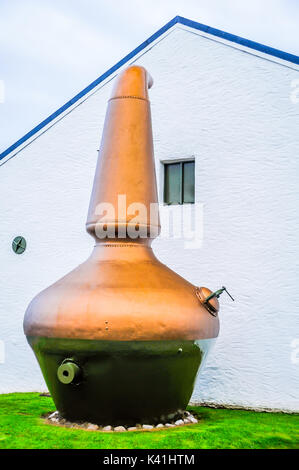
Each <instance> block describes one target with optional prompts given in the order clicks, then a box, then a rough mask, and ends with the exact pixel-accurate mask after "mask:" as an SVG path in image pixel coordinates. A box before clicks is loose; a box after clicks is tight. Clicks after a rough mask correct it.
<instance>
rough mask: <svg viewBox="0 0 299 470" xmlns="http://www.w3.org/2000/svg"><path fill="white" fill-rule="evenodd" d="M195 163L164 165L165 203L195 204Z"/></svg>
mask: <svg viewBox="0 0 299 470" xmlns="http://www.w3.org/2000/svg"><path fill="white" fill-rule="evenodd" d="M194 165H195V162H194V161H187V162H184V161H182V162H177V163H164V203H165V204H186V203H194Z"/></svg>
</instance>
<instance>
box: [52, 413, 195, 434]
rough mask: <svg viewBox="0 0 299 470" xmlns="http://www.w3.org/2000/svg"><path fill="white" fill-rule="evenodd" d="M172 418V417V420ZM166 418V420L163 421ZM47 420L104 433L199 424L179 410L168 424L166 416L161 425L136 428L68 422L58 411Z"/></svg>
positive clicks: (142, 425)
mask: <svg viewBox="0 0 299 470" xmlns="http://www.w3.org/2000/svg"><path fill="white" fill-rule="evenodd" d="M170 416H171V417H172V418H171V419H170ZM163 418H164V419H163ZM47 419H48V420H49V421H50V422H51V423H53V424H60V425H64V426H66V427H68V428H76V429H86V430H88V431H104V432H108V431H110V432H113V431H116V432H124V431H150V430H153V429H156V430H159V429H163V428H164V429H165V428H174V427H176V426H183V425H184V424H196V423H198V420H197V419H196V418H195V417H194V416H193V415H192V414H191V413H190V412H189V411H182V410H179V411H178V412H177V413H171V414H169V415H168V421H169V422H167V423H166V424H164V421H166V417H165V416H163V417H162V416H160V418H159V419H160V420H161V421H162V422H160V423H159V424H157V425H155V424H136V425H135V426H128V427H127V426H116V427H115V428H113V427H112V426H110V425H106V426H103V427H102V426H100V425H97V424H94V423H87V422H82V421H81V422H70V421H67V420H66V419H65V418H63V417H62V416H61V415H60V414H59V412H58V411H54V413H51V414H50V415H49V416H48V417H47Z"/></svg>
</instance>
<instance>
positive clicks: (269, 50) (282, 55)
mask: <svg viewBox="0 0 299 470" xmlns="http://www.w3.org/2000/svg"><path fill="white" fill-rule="evenodd" d="M177 18H178V23H181V24H184V25H186V26H189V27H190V28H194V29H198V30H200V31H204V32H205V33H208V34H212V35H213V36H217V37H219V38H222V39H226V40H227V41H231V42H235V43H237V44H241V45H242V46H246V47H249V48H250V49H255V50H256V51H259V52H264V53H265V54H269V55H272V56H274V57H278V58H279V59H283V60H287V61H288V62H293V63H294V64H299V56H297V55H294V54H289V53H288V52H283V51H280V50H279V49H274V48H273V47H269V46H265V45H264V44H260V43H258V42H254V41H250V40H249V39H244V38H241V37H240V36H235V35H234V34H230V33H226V32H225V31H221V30H220V29H215V28H212V27H211V26H206V25H204V24H201V23H197V22H196V21H192V20H188V19H187V18H183V17H182V16H177Z"/></svg>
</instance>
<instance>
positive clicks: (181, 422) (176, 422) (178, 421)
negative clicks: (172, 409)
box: [174, 419, 184, 426]
mask: <svg viewBox="0 0 299 470" xmlns="http://www.w3.org/2000/svg"><path fill="white" fill-rule="evenodd" d="M174 424H175V425H176V426H182V424H184V421H183V420H182V419H178V420H177V421H175V423H174Z"/></svg>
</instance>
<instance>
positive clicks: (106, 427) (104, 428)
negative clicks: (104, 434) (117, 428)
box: [102, 426, 112, 431]
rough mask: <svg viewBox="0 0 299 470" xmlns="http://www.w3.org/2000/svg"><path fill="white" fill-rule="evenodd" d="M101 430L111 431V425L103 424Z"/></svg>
mask: <svg viewBox="0 0 299 470" xmlns="http://www.w3.org/2000/svg"><path fill="white" fill-rule="evenodd" d="M102 431H112V426H104V427H103V429H102Z"/></svg>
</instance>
